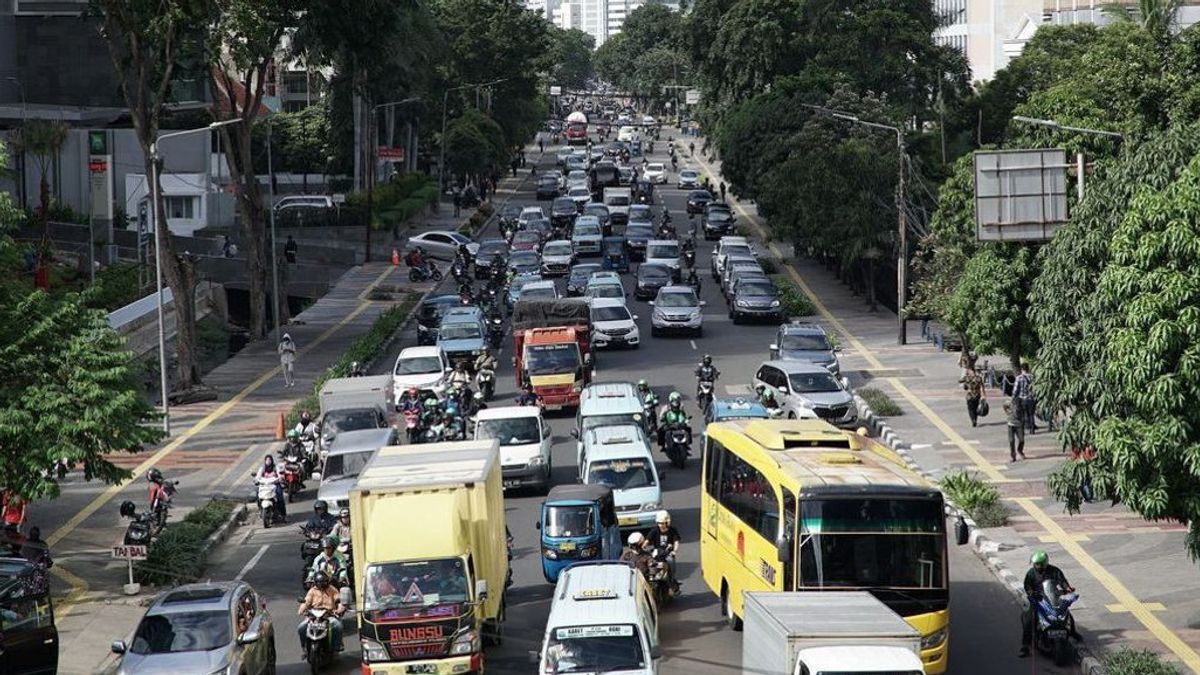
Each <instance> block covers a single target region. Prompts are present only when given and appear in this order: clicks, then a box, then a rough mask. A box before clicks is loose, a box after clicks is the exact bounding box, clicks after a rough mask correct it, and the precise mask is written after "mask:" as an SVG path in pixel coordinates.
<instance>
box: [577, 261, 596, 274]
mask: <svg viewBox="0 0 1200 675" xmlns="http://www.w3.org/2000/svg"><path fill="white" fill-rule="evenodd" d="M600 267H601V265H600V263H575V264H574V265H571V274H578V273H580V272H587V273H588V274H589V275H590V274H593V273H595V272H600V271H602V270H601V269H600Z"/></svg>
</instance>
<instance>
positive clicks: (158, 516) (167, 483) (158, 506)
mask: <svg viewBox="0 0 1200 675" xmlns="http://www.w3.org/2000/svg"><path fill="white" fill-rule="evenodd" d="M176 485H179V481H177V480H164V481H163V483H162V489H161V490H159V489H152V490H151V493H150V521H151V525H152V535H153V536H158V534H159V533H160V532H162V530H163V528H164V527H166V526H167V515H168V511H170V509H171V500H172V498H174V497H175V493H176V492H177V491H178V490H177V489H176V487H175V486H176ZM156 488H157V486H156Z"/></svg>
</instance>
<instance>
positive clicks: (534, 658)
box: [529, 651, 542, 663]
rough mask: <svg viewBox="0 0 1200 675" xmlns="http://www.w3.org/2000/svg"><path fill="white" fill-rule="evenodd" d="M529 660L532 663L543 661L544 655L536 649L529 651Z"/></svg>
mask: <svg viewBox="0 0 1200 675" xmlns="http://www.w3.org/2000/svg"><path fill="white" fill-rule="evenodd" d="M529 662H530V663H541V662H542V655H541V654H540V653H539V652H534V651H531V652H529Z"/></svg>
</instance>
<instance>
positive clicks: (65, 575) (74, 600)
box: [50, 560, 88, 619]
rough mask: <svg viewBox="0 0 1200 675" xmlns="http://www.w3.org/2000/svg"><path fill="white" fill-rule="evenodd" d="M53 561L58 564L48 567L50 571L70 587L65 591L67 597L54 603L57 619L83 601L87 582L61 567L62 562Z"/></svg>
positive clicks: (86, 590)
mask: <svg viewBox="0 0 1200 675" xmlns="http://www.w3.org/2000/svg"><path fill="white" fill-rule="evenodd" d="M54 562H55V563H58V564H56V565H55V566H54V567H51V568H50V573H51V574H53V575H54V576H56V577H58V578H59V579H62V580H63V581H64V582H66V584H67V585H68V586H70V587H71V591H70V592H69V593H67V597H65V598H63V600H62V601H61V602H58V603H55V605H54V615H55V616H56V617H57V618H58V619H62V618H63V617H64V616H66V615H68V614H70V613H71V610H72V609H74V608H76V607H78V606H79V604H80V603H82V602H83V599H84V596H86V595H87V592H88V582H87V581H86V580H85V579H81V578H79V577H77V576H75V575H74V574H72V573H71V571H70V570H68V569H67V568H65V567H63V565H62V563H61V562H59V561H58V560H55V561H54Z"/></svg>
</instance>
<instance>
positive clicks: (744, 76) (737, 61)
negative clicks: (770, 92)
mask: <svg viewBox="0 0 1200 675" xmlns="http://www.w3.org/2000/svg"><path fill="white" fill-rule="evenodd" d="M803 6H804V5H803V4H802V3H798V2H794V0H738V2H737V3H735V4H734V5H733V6H732V7H731V8H730V9H729V10H728V11H727V12H726V13H725V14H724V15H723V16H722V17H721V24H720V27H719V28H718V30H717V33H716V35H715V36H714V41H713V43H712V54H711V56H710V57H709V62H710V63H711V64H712V65H713V68H714V72H713V77H712V79H711V81H710V85H711V87H710V89H711V91H712V94H713V96H714V98H715V99H716V100H717V101H721V102H735V101H741V100H743V99H746V98H748V97H750V96H753V95H755V94H760V93H762V92H763V91H765V90H766V88H767V87H768V86H769V85H770V84H771V83H772V82H773V81H775V79H776V78H778V77H781V76H784V75H790V74H795V73H798V72H799V71H800V69H801V68H802V66H803V65H804V60H805V59H804V56H805V54H804V40H803V39H797V38H798V37H799V36H800V35H801V31H802V18H801V13H802V11H803V9H802V8H803ZM718 64H719V65H718Z"/></svg>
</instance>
